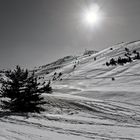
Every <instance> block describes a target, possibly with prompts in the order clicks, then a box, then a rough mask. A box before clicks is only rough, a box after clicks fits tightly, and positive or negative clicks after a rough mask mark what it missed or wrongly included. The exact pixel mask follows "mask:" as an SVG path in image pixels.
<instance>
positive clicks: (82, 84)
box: [40, 41, 140, 98]
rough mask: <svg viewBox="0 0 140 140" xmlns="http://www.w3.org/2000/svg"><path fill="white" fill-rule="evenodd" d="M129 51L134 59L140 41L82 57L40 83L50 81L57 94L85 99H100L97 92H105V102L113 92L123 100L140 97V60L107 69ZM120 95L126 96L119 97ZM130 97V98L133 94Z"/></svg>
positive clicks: (45, 75) (45, 77)
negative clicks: (139, 93)
mask: <svg viewBox="0 0 140 140" xmlns="http://www.w3.org/2000/svg"><path fill="white" fill-rule="evenodd" d="M126 48H127V49H129V52H130V53H131V56H130V57H132V58H133V57H134V55H135V54H134V53H133V51H134V50H135V51H137V52H139V51H140V41H135V42H130V43H121V44H117V45H114V46H112V47H109V48H107V49H105V50H103V51H100V52H98V53H96V54H93V55H85V56H79V57H78V58H76V59H74V60H73V61H71V62H69V63H67V65H64V66H62V67H61V68H59V69H56V70H53V71H52V72H51V73H49V74H45V73H42V78H40V81H41V82H44V81H46V80H51V81H52V85H53V88H54V91H55V92H60V93H70V94H76V95H82V96H86V97H88V96H90V97H91V96H93V97H94V98H95V96H100V95H99V94H98V91H102V93H103V95H101V96H103V98H106V97H107V98H109V97H108V96H106V94H109V93H110V92H111V96H113V94H114V95H117V96H122V97H123V96H125V94H126V92H128V91H129V93H130V92H135V94H137V93H138V92H139V90H140V86H139V85H140V72H139V69H140V60H138V59H137V60H133V61H132V62H131V63H130V62H129V63H126V64H124V65H118V64H117V65H116V66H106V62H109V61H110V59H111V58H114V59H116V60H117V59H118V57H125V53H126V50H125V49H126ZM59 73H61V76H59ZM121 91H123V93H124V95H123V94H122V93H121V94H119V93H118V92H121ZM116 92H117V94H116ZM93 93H95V94H93ZM97 94H98V95H97ZM128 96H130V98H131V94H129V95H128Z"/></svg>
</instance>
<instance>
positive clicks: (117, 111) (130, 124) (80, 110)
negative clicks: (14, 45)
mask: <svg viewBox="0 0 140 140" xmlns="http://www.w3.org/2000/svg"><path fill="white" fill-rule="evenodd" d="M139 52H140V41H134V42H129V43H120V44H117V45H113V46H111V47H109V48H107V49H104V50H102V51H100V52H97V53H93V54H85V55H81V56H77V57H73V56H68V57H64V58H62V59H59V60H58V61H55V62H53V63H51V64H48V65H44V66H40V67H39V68H36V69H34V71H35V73H36V75H37V76H38V81H39V82H40V83H42V84H45V83H47V82H48V81H49V80H50V81H51V85H52V87H53V93H52V94H46V93H44V94H43V96H44V97H45V100H46V101H47V104H46V105H45V107H44V109H45V110H46V111H45V112H42V113H41V114H39V115H38V114H35V113H34V114H28V115H26V114H11V113H9V114H6V113H4V112H3V111H1V113H0V114H1V115H0V116H1V118H0V120H1V121H0V127H1V128H0V130H1V131H0V139H2V140H8V139H14V140H16V139H18V140H55V139H58V140H59V139H61V140H62V139H64V140H90V139H95V140H139V139H140V133H139V132H140V86H139V85H140V71H139V69H140V58H139ZM112 58H113V60H114V61H113V62H112V60H111V59H112Z"/></svg>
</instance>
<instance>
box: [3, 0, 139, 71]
mask: <svg viewBox="0 0 140 140" xmlns="http://www.w3.org/2000/svg"><path fill="white" fill-rule="evenodd" d="M93 4H98V6H99V7H100V11H102V16H103V20H102V21H101V23H100V24H99V26H93V27H89V26H88V25H86V24H84V23H83V19H82V18H83V12H84V11H85V10H86V9H88V8H89V7H90V6H91V5H93ZM139 6H140V1H139V0H0V68H1V69H2V68H10V67H13V66H14V65H17V64H20V65H21V66H24V67H27V68H32V67H34V66H38V65H42V64H46V63H49V62H51V61H53V60H55V59H57V58H60V57H62V56H66V55H71V54H77V53H79V52H83V51H84V49H93V50H101V49H103V48H105V47H108V46H110V45H113V44H116V43H120V42H123V41H124V42H126V41H133V40H139V39H140V28H139V26H140V8H139Z"/></svg>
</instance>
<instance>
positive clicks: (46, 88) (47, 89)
mask: <svg viewBox="0 0 140 140" xmlns="http://www.w3.org/2000/svg"><path fill="white" fill-rule="evenodd" d="M50 84H51V82H50V81H49V82H48V84H46V85H44V86H43V87H41V88H40V89H38V92H39V93H52V87H51V86H50Z"/></svg>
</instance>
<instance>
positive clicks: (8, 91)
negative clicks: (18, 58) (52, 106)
mask: <svg viewBox="0 0 140 140" xmlns="http://www.w3.org/2000/svg"><path fill="white" fill-rule="evenodd" d="M5 75H6V77H7V79H6V80H3V81H2V88H1V96H2V97H4V99H3V100H2V108H3V109H9V110H10V111H12V112H38V113H39V112H40V111H42V110H43V109H42V107H41V105H42V104H44V103H45V102H44V101H43V97H41V94H40V93H38V84H37V79H36V77H35V75H34V73H32V74H31V75H30V76H29V72H28V70H24V69H21V68H20V67H19V66H17V67H16V69H15V70H14V71H11V70H9V71H7V72H6V74H5Z"/></svg>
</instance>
